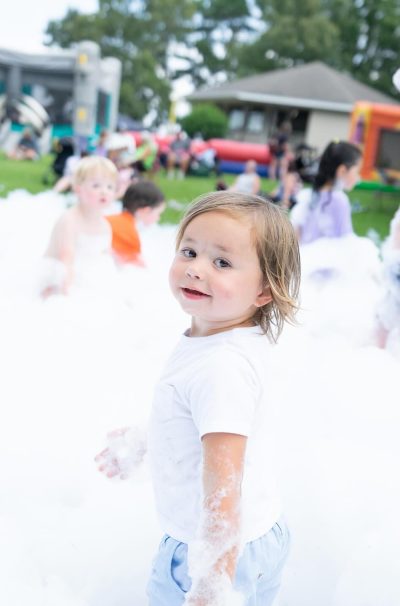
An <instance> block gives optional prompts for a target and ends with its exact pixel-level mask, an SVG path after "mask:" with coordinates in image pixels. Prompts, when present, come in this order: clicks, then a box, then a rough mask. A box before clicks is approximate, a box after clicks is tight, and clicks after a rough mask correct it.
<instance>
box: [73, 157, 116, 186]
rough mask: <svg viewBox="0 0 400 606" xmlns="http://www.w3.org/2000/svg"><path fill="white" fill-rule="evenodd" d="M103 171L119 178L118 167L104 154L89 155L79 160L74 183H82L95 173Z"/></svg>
mask: <svg viewBox="0 0 400 606" xmlns="http://www.w3.org/2000/svg"><path fill="white" fill-rule="evenodd" d="M96 172H98V173H101V174H103V175H107V177H110V178H111V179H115V181H116V180H117V178H118V170H117V167H116V166H115V164H114V163H113V162H111V160H109V159H108V158H103V157H102V156H87V157H86V158H82V160H80V161H79V163H78V166H77V168H76V170H75V172H74V185H81V184H82V183H83V182H84V181H86V179H87V178H88V177H89V176H91V175H92V174H93V173H96Z"/></svg>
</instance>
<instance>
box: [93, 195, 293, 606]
mask: <svg viewBox="0 0 400 606" xmlns="http://www.w3.org/2000/svg"><path fill="white" fill-rule="evenodd" d="M299 281H300V261H299V249H298V243H297V239H296V235H295V233H294V230H293V228H292V226H291V224H290V222H289V220H288V219H287V217H286V216H285V213H284V212H283V211H281V210H280V209H279V208H277V207H276V206H275V205H273V204H272V203H270V202H267V201H266V200H264V199H262V198H259V197H257V196H253V195H250V194H242V193H238V192H230V191H226V192H225V191H223V192H214V193H210V194H207V195H205V196H202V197H200V198H198V199H197V200H196V201H195V202H194V203H193V204H192V205H191V206H190V208H189V209H188V211H187V212H186V215H185V216H184V218H183V220H182V222H181V225H180V228H179V231H178V236H177V247H176V256H175V259H174V261H173V263H172V267H171V270H170V287H171V290H172V293H173V295H174V296H175V298H176V299H177V301H178V302H179V304H180V306H181V307H182V309H183V310H184V311H185V312H186V313H188V314H189V315H190V316H191V323H190V327H189V328H188V330H187V331H186V332H185V334H184V335H183V336H182V337H181V340H180V342H179V343H178V345H177V347H176V349H175V350H174V352H173V353H172V355H171V357H170V359H169V361H168V362H167V365H166V368H165V370H164V373H163V375H162V376H161V379H160V382H159V384H158V385H157V388H156V392H155V397H154V402H153V410H152V415H151V422H150V429H149V439H148V443H149V454H150V460H151V466H152V474H153V483H154V490H155V501H156V508H157V511H158V514H159V518H160V522H161V526H162V529H163V531H164V532H165V535H164V537H163V539H162V541H161V544H160V548H159V552H158V554H157V556H156V558H155V561H154V564H153V569H152V571H151V576H150V581H149V584H148V597H149V604H150V606H178V605H181V604H187V605H190V606H205V605H207V606H211V605H213V606H214V605H218V606H233V605H234V604H241V605H242V604H243V605H245V606H254V605H255V604H262V605H263V606H270V605H271V604H272V603H273V601H274V598H275V596H276V594H277V592H278V589H279V585H280V581H281V574H282V568H283V565H284V562H285V560H286V556H287V553H288V546H289V535H288V530H287V528H286V525H285V523H284V521H283V520H282V518H281V516H282V510H281V505H280V502H279V495H278V493H277V489H276V486H275V480H274V475H275V472H276V469H275V463H274V452H273V448H272V442H273V429H272V421H271V414H272V410H271V409H272V402H271V401H270V398H271V396H270V394H269V383H270V377H269V372H270V360H271V356H273V355H274V341H276V339H277V338H278V336H279V334H280V332H281V330H282V328H283V325H284V323H285V322H286V321H289V322H291V321H293V320H294V315H295V312H296V310H297V301H296V300H297V295H298V288H299ZM115 435H118V440H119V441H120V439H121V432H119V433H117V434H115ZM128 442H129V440H128V439H127V444H125V448H123V449H122V450H121V453H122V454H123V455H124V456H121V458H120V457H119V453H118V451H117V450H113V446H112V442H110V443H109V447H108V448H107V449H106V450H104V451H103V452H102V453H101V454H100V455H98V457H97V458H96V460H97V462H98V465H99V469H100V470H101V471H102V472H104V473H105V474H106V475H107V476H109V477H112V476H116V475H119V476H123V477H125V476H126V473H127V465H126V463H127V456H126V453H127V448H128ZM119 445H120V443H119ZM134 446H135V445H134V443H132V469H133V467H134V466H135V465H136V464H137V456H136V455H137V452H136V453H135V452H134V450H135V448H134ZM141 448H142V444H141V443H140V445H139V449H141ZM136 450H137V449H136Z"/></svg>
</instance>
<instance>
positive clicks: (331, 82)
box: [188, 61, 397, 113]
mask: <svg viewBox="0 0 400 606" xmlns="http://www.w3.org/2000/svg"><path fill="white" fill-rule="evenodd" d="M188 100H189V101H214V102H218V101H231V102H232V101H240V102H250V103H262V104H265V105H280V106H282V105H284V106H286V107H297V108H305V109H320V110H326V111H337V112H344V113H347V112H349V111H351V110H352V107H353V105H354V103H355V102H356V101H369V102H372V103H392V104H396V103H397V101H396V100H395V99H393V98H392V97H389V96H388V95H384V94H383V93H380V92H379V91H377V90H375V89H374V88H371V87H370V86H367V85H366V84H363V83H362V82H359V81H358V80H355V79H354V78H352V77H351V76H349V75H348V74H345V73H342V72H339V71H337V70H335V69H333V68H332V67H329V66H328V65H326V64H325V63H322V62H321V61H314V62H313V63H306V64H305V65H297V66H295V67H291V68H288V69H277V70H272V71H269V72H266V73H263V74H256V75H254V76H249V77H247V78H242V79H240V80H234V81H232V82H226V83H224V84H220V85H218V86H214V87H211V88H204V89H200V90H199V91H197V92H195V93H193V94H192V95H190V96H189V97H188Z"/></svg>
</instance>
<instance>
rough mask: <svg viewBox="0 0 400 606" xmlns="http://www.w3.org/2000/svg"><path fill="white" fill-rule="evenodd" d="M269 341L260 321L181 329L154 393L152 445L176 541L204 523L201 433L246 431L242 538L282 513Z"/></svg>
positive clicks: (157, 483) (161, 499)
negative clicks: (190, 331)
mask: <svg viewBox="0 0 400 606" xmlns="http://www.w3.org/2000/svg"><path fill="white" fill-rule="evenodd" d="M272 347H273V346H272V345H271V344H270V342H269V341H268V338H267V337H266V336H265V335H263V334H262V333H261V331H260V329H259V327H248V328H245V327H244V328H236V329H233V330H230V331H226V332H221V333H218V334H215V335H211V336H208V337H188V336H182V338H181V340H180V342H179V343H178V346H177V347H176V349H175V351H174V352H173V353H172V355H171V357H170V359H169V361H168V363H167V366H166V368H165V370H164V373H163V374H162V376H161V379H160V381H159V384H158V385H157V388H156V392H155V397H154V402H153V410H152V415H151V422H150V428H149V452H150V460H151V466H152V475H153V484H154V490H155V499H156V507H157V511H158V514H159V518H160V521H161V526H162V529H163V531H164V532H165V533H167V534H169V535H170V536H172V537H173V538H174V539H176V540H178V541H182V542H184V543H188V542H190V541H192V540H193V539H195V538H196V537H197V531H198V530H199V522H200V517H201V512H202V445H201V438H202V436H204V435H205V434H208V433H214V432H225V433H235V434H239V435H243V436H247V437H248V440H247V446H246V455H245V464H244V474H243V482H242V499H241V505H242V537H241V538H242V541H243V542H249V541H252V540H255V539H257V538H259V537H260V536H262V535H263V534H265V533H266V532H268V530H269V529H270V528H272V526H273V525H274V523H275V522H276V521H277V519H278V518H279V516H280V503H279V498H278V495H277V489H276V485H275V481H274V462H273V458H272V455H273V451H274V449H273V428H272V416H273V415H272V413H271V406H270V402H269V395H268V382H269V381H268V376H269V367H270V364H269V359H270V355H271V350H272Z"/></svg>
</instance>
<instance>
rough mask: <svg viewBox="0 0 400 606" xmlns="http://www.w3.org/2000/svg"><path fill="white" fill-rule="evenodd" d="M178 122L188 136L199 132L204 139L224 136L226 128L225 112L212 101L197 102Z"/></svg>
mask: <svg viewBox="0 0 400 606" xmlns="http://www.w3.org/2000/svg"><path fill="white" fill-rule="evenodd" d="M180 122H181V125H182V128H183V130H185V131H186V132H187V134H188V135H189V136H190V137H193V136H194V135H196V134H197V133H200V134H201V135H202V137H203V139H206V140H207V139H211V138H213V137H224V136H225V135H226V131H227V130H228V118H227V116H226V114H225V113H224V112H223V111H222V110H221V109H219V108H218V107H216V106H215V105H213V104H212V103H199V104H198V105H196V106H195V107H194V108H193V110H192V112H191V113H190V114H188V115H187V116H185V117H184V118H182V119H181V121H180Z"/></svg>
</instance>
